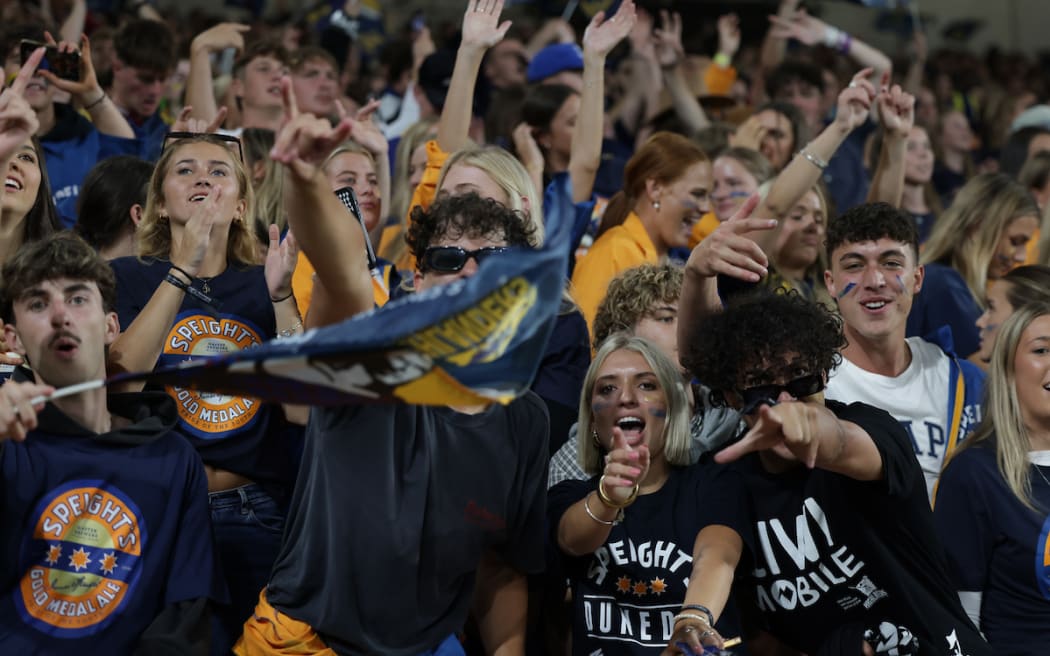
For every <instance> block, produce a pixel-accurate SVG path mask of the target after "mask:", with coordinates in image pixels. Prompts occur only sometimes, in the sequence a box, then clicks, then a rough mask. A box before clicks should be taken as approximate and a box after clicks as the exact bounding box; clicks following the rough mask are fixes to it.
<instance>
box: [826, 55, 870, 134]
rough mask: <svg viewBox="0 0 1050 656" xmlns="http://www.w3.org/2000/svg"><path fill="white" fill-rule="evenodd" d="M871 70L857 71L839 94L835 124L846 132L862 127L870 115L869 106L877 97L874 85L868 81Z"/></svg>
mask: <svg viewBox="0 0 1050 656" xmlns="http://www.w3.org/2000/svg"><path fill="white" fill-rule="evenodd" d="M873 70H874V69H871V68H865V69H862V70H860V71H858V72H857V74H856V75H854V76H853V79H852V80H850V83H849V84H848V85H847V86H846V88H844V89H843V90H842V91H841V92H840V93H839V101H838V111H837V112H836V114H835V123H836V124H837V125H838V126H839V127H840V128H842V129H843V130H845V131H847V132H849V131H852V130H854V129H856V128H858V127H860V126H861V125H863V124H864V122H865V121H867V120H868V114H869V113H871V105H872V103H873V102H875V96H876V95H877V94H876V93H875V85H874V84H872V83H871V80H870V79H869V78H870V77H871V73H872V71H873Z"/></svg>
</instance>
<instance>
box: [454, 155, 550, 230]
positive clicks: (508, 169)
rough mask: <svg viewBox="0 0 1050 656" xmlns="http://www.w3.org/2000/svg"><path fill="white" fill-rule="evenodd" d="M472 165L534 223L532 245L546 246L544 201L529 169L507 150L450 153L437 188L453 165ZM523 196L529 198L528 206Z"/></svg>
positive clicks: (512, 207)
mask: <svg viewBox="0 0 1050 656" xmlns="http://www.w3.org/2000/svg"><path fill="white" fill-rule="evenodd" d="M457 164H462V165H463V166H473V167H475V168H478V169H481V170H482V171H484V172H485V173H486V174H487V175H488V176H489V177H490V178H492V181H493V182H495V183H496V184H497V185H498V186H499V188H500V189H502V190H503V192H504V193H506V194H507V206H508V207H509V208H510V209H512V210H515V211H517V212H521V213H522V214H524V215H525V216H526V217H528V219H529V221H530V222H531V223H532V224H533V226H534V228H535V230H534V232H533V235H532V238H533V243H532V244H531V246H533V247H535V248H538V247H540V246H542V245H543V216H542V209H541V208H542V203H541V199H540V195H539V192H538V191H537V189H536V186H535V185H534V184H532V178H530V177H529V172H528V171H526V170H525V167H524V166H522V164H521V162H519V161H518V159H517V158H516V157H514V156H513V155H511V154H510V153H508V152H507V151H506V150H504V149H502V148H500V147H498V146H471V147H468V148H463V149H460V150H457V151H456V152H454V153H452V154H451V155H449V157H448V159H447V160H446V161H445V166H443V167H442V168H441V173H440V175H439V176H438V182H437V188H438V189H439V190H440V189H441V185H442V184H444V182H445V176H446V175H448V172H449V171H450V170H451V169H452V167H453V166H456V165H457ZM523 198H527V199H528V208H526V207H525V202H524V201H522V199H523Z"/></svg>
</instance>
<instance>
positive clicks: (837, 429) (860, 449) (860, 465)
mask: <svg viewBox="0 0 1050 656" xmlns="http://www.w3.org/2000/svg"><path fill="white" fill-rule="evenodd" d="M757 415H758V419H757V421H756V422H755V423H754V424H753V425H752V426H751V429H750V430H749V431H748V432H747V434H746V435H744V437H743V438H742V439H741V440H740V441H739V442H737V443H735V444H732V445H730V446H728V447H726V448H724V449H722V450H721V451H719V452H718V453H717V454H715V460H716V461H717V462H719V463H727V462H732V461H734V460H736V459H737V458H740V457H741V456H743V455H745V454H747V453H751V452H756V451H764V450H766V449H772V448H774V447H777V446H784V447H786V448H787V449H788V450H789V451H791V453H792V454H794V455H795V457H797V458H798V459H799V461H801V462H802V463H803V464H805V465H806V466H807V467H809V468H810V469H813V468H815V467H819V468H820V469H826V470H828V471H832V472H835V473H837V474H842V475H843V476H848V477H850V478H853V479H856V480H858V481H875V480H879V479H880V478H882V476H883V465H882V454H880V453H879V449H878V447H876V446H875V442H874V441H873V440H872V439H871V436H870V435H868V433H867V431H865V430H864V429H863V428H861V427H860V426H858V425H857V424H854V423H853V422H851V421H843V420H842V419H839V418H838V417H836V416H835V413H833V412H832V411H831V410H829V409H828V408H827V406H825V405H824V403H823V402H806V401H785V402H783V403H779V404H777V405H775V406H768V405H763V406H761V407H760V408H759V409H758V411H757Z"/></svg>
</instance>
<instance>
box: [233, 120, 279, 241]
mask: <svg viewBox="0 0 1050 656" xmlns="http://www.w3.org/2000/svg"><path fill="white" fill-rule="evenodd" d="M274 138H275V135H274V133H273V130H266V129H263V128H245V130H244V132H242V133H241V141H242V142H243V143H244V158H245V160H246V161H245V167H249V168H251V167H254V166H255V164H256V163H262V168H263V176H262V179H261V180H260V181H259V182H258V184H253V185H252V192H253V193H254V194H255V211H254V212H253V214H252V221H253V224H254V225H253V227H254V229H255V236H256V237H257V238H258V239H259V242H260V243H261V244H263V245H269V243H270V237H269V231H270V224H276V225H277V227H278V228H279V229H280V230H281V232H282V233H283V232H284V230H285V228H287V227H288V215H287V213H286V212H285V211H284V190H283V182H284V167H283V166H281V165H280V164H278V163H277V161H276V160H274V159H270V149H271V148H273V142H274Z"/></svg>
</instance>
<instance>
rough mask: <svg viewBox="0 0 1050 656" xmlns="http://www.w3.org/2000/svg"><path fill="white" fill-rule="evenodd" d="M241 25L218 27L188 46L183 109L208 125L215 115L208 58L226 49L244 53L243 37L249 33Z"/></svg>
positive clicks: (213, 92) (209, 60) (201, 34)
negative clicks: (187, 66)
mask: <svg viewBox="0 0 1050 656" xmlns="http://www.w3.org/2000/svg"><path fill="white" fill-rule="evenodd" d="M250 29H251V28H250V27H249V26H248V25H244V24H242V23H219V24H218V25H216V26H215V27H212V28H210V29H207V30H204V31H203V32H201V33H200V34H198V35H197V36H195V37H194V38H193V41H192V42H191V43H190V72H189V75H188V76H187V77H186V102H185V104H186V105H190V106H192V107H193V116H194V117H195V118H199V119H202V120H205V121H211V120H212V119H213V118H215V115H216V114H217V113H218V111H219V107H218V103H216V102H215V91H214V89H213V88H212V77H211V76H212V71H211V55H212V53H215V52H222V51H223V50H225V49H226V48H236V49H237V52H241V51H243V50H244V33H245V32H247V31H248V30H250Z"/></svg>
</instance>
